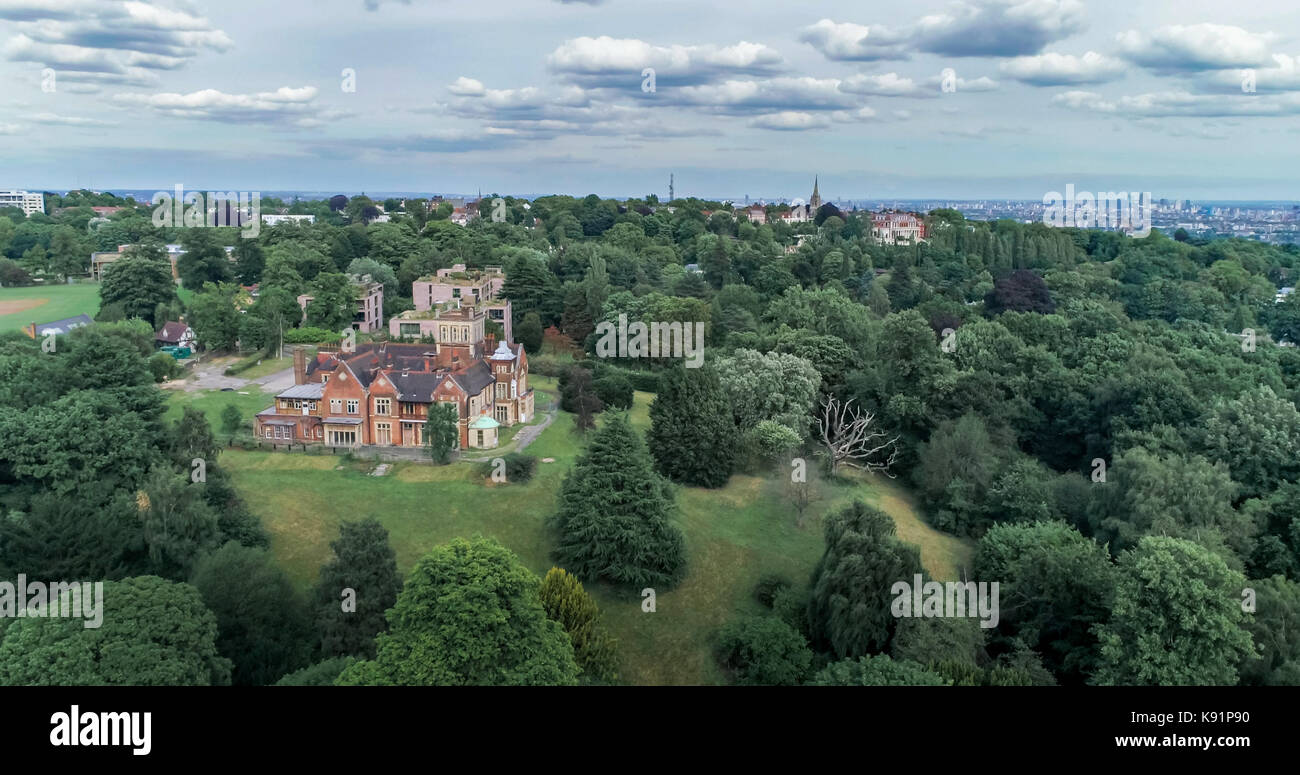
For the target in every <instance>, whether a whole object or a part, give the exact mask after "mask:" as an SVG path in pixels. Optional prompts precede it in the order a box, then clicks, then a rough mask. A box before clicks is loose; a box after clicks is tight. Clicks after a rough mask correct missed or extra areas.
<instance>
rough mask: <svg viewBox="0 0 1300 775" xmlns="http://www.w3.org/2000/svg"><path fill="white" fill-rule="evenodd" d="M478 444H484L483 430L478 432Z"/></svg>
mask: <svg viewBox="0 0 1300 775" xmlns="http://www.w3.org/2000/svg"><path fill="white" fill-rule="evenodd" d="M478 445H479V446H480V447H481V446H483V431H479V432H478Z"/></svg>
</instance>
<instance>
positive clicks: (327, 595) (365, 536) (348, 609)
mask: <svg viewBox="0 0 1300 775" xmlns="http://www.w3.org/2000/svg"><path fill="white" fill-rule="evenodd" d="M330 548H331V549H333V550H334V556H333V557H332V558H330V560H329V562H327V563H325V564H324V565H322V566H321V569H320V580H319V581H317V583H316V587H315V589H314V590H313V592H312V601H313V603H312V605H313V608H314V610H315V616H316V631H317V633H318V634H319V637H320V653H321V654H323V655H325V656H326V657H332V656H344V655H349V654H352V655H356V656H360V657H364V658H366V659H374V657H375V636H376V635H377V634H379V633H381V632H383V631H384V630H385V629H386V627H387V624H386V622H385V621H384V613H385V612H386V611H387V610H388V609H389V608H392V607H393V604H394V603H396V602H397V594H398V593H399V592H401V591H402V577H401V574H400V573H398V571H397V555H396V554H394V552H393V548H392V547H391V546H390V545H389V543H388V531H387V530H386V529H384V526H383V525H381V524H380V523H379V520H377V519H375V518H374V517H369V518H367V519H364V520H361V521H358V522H344V523H343V524H342V525H340V526H339V537H338V538H337V539H335V540H334V541H333V542H331V543H330Z"/></svg>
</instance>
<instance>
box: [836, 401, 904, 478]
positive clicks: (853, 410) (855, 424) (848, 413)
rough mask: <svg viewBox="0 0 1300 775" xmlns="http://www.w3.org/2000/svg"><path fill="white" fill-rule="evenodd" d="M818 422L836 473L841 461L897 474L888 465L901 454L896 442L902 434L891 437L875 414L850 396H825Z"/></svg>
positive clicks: (847, 464)
mask: <svg viewBox="0 0 1300 775" xmlns="http://www.w3.org/2000/svg"><path fill="white" fill-rule="evenodd" d="M818 423H819V425H820V428H821V434H822V443H823V444H824V445H825V446H826V449H827V450H828V451H829V452H830V455H831V473H835V470H836V469H837V468H838V467H839V466H840V465H846V466H851V467H853V468H860V469H862V470H863V471H867V472H868V473H882V474H884V475H885V476H888V477H889V478H890V479H893V478H894V474H893V473H892V472H890V470H889V467H890V466H891V465H893V464H894V458H895V457H897V456H898V446H897V445H896V442H897V441H898V439H899V437H898V436H894V437H892V438H890V437H889V434H888V433H886V432H885V431H883V430H881V428H880V427H879V426H878V425H876V416H875V415H874V414H872V413H871V412H864V411H860V410H859V409H858V408H857V407H855V406H853V399H851V398H850V399H849V400H848V401H840V400H839V399H838V398H836V397H834V396H829V395H828V396H826V397H825V398H823V399H822V413H821V417H819V418H818ZM882 458H883V460H882Z"/></svg>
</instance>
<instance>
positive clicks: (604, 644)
mask: <svg viewBox="0 0 1300 775" xmlns="http://www.w3.org/2000/svg"><path fill="white" fill-rule="evenodd" d="M540 594H541V598H542V607H543V608H545V609H546V616H547V617H548V618H550V619H551V620H552V621H556V622H559V623H560V626H561V627H563V628H564V631H565V632H566V633H568V634H569V642H571V643H572V644H573V657H574V659H576V660H577V662H578V667H579V668H580V669H581V670H582V672H583V674H584V675H586V676H588V677H590V678H593V679H596V680H598V681H616V680H618V651H617V641H615V640H614V639H613V638H612V637H610V635H609V633H608V631H606V630H605V628H604V627H603V626H602V625H601V622H600V608H599V607H597V606H596V601H595V600H594V599H593V598H592V597H591V595H590V594H588V593H587V590H585V589H583V587H582V582H581V581H578V579H577V577H576V576H573V575H572V574H570V573H569V572H568V571H566V570H564V569H563V568H551V569H550V571H548V572H547V574H546V578H544V579H542V588H541V592H540Z"/></svg>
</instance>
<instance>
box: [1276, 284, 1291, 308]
mask: <svg viewBox="0 0 1300 775" xmlns="http://www.w3.org/2000/svg"><path fill="white" fill-rule="evenodd" d="M1293 293H1295V288H1294V287H1292V286H1290V285H1288V286H1286V287H1285V288H1278V290H1277V293H1275V294H1273V303H1274V304H1281V303H1282V302H1284V301H1286V297H1288V296H1290V295H1291V294H1293Z"/></svg>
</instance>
